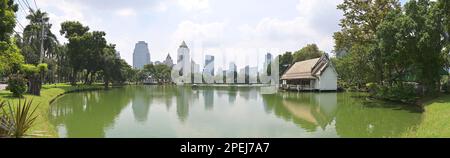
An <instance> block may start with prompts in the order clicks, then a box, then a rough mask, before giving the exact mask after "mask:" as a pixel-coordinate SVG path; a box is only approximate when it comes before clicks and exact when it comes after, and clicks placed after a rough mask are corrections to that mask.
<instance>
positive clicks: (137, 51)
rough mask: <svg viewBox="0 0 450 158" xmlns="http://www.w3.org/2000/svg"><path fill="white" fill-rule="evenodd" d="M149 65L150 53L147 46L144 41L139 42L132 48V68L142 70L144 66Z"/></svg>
mask: <svg viewBox="0 0 450 158" xmlns="http://www.w3.org/2000/svg"><path fill="white" fill-rule="evenodd" d="M147 64H150V51H149V50H148V44H147V43H145V42H144V41H139V42H138V43H136V46H135V47H134V53H133V68H135V69H143V68H144V65H147Z"/></svg>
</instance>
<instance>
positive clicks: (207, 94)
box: [203, 89, 214, 110]
mask: <svg viewBox="0 0 450 158" xmlns="http://www.w3.org/2000/svg"><path fill="white" fill-rule="evenodd" d="M203 99H204V100H205V109H206V110H211V109H213V108H214V90H212V89H205V90H203Z"/></svg>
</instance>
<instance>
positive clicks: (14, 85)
mask: <svg viewBox="0 0 450 158" xmlns="http://www.w3.org/2000/svg"><path fill="white" fill-rule="evenodd" d="M7 89H8V90H9V91H11V92H12V93H13V96H14V97H22V96H23V94H24V93H25V91H26V90H27V80H26V79H25V78H24V76H23V75H20V74H13V75H11V76H9V79H8V87H7Z"/></svg>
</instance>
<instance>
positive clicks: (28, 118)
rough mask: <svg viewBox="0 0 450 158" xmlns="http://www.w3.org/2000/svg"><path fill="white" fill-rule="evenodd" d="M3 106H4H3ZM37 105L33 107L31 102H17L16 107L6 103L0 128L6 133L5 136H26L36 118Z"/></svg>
mask: <svg viewBox="0 0 450 158" xmlns="http://www.w3.org/2000/svg"><path fill="white" fill-rule="evenodd" d="M3 106H4V104H3ZM38 106H39V105H36V106H34V107H33V100H31V101H27V100H24V101H23V102H22V100H19V102H18V104H17V105H15V106H14V105H11V104H10V103H9V102H8V105H7V106H6V107H3V108H1V109H2V115H1V119H2V120H1V121H0V123H1V124H0V127H2V128H3V129H4V130H5V131H6V136H12V137H16V138H20V137H23V136H26V133H27V131H28V130H29V129H30V128H31V127H32V126H33V124H34V122H35V121H36V118H37V117H38V116H37V115H35V112H36V109H37V107H38Z"/></svg>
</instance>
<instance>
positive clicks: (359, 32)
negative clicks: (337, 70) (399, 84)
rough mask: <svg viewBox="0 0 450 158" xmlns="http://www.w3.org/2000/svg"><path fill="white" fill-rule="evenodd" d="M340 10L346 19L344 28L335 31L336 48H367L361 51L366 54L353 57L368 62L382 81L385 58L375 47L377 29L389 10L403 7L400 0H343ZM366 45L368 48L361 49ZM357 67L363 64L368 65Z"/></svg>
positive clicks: (344, 49) (371, 70)
mask: <svg viewBox="0 0 450 158" xmlns="http://www.w3.org/2000/svg"><path fill="white" fill-rule="evenodd" d="M338 9H340V10H342V11H343V12H344V18H343V19H341V23H340V26H341V27H342V30H341V31H340V32H337V33H335V34H334V39H335V43H336V46H335V51H347V52H348V51H351V50H365V51H363V52H362V53H364V55H357V56H355V57H353V58H354V60H360V61H358V62H356V63H364V64H369V65H370V66H369V67H371V69H370V70H369V71H370V72H372V73H374V74H376V78H375V80H376V81H377V82H379V83H382V81H383V73H384V72H383V68H382V67H383V66H384V63H385V61H384V60H383V56H382V54H381V51H380V50H379V49H377V47H374V45H376V32H377V29H378V26H379V24H380V23H381V22H382V21H383V20H384V19H385V17H386V16H387V15H388V14H389V12H391V11H393V10H400V3H399V1H398V0H364V1H362V0H344V2H343V3H342V4H340V5H338ZM354 46H357V48H353V47H354ZM364 46H366V47H367V48H364V49H361V47H364ZM366 51H369V52H366ZM356 53H358V52H356ZM356 53H350V54H356ZM360 53H361V51H360ZM356 57H364V58H356ZM357 66H363V67H364V66H365V65H357ZM370 79H372V78H370ZM366 82H369V81H366Z"/></svg>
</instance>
